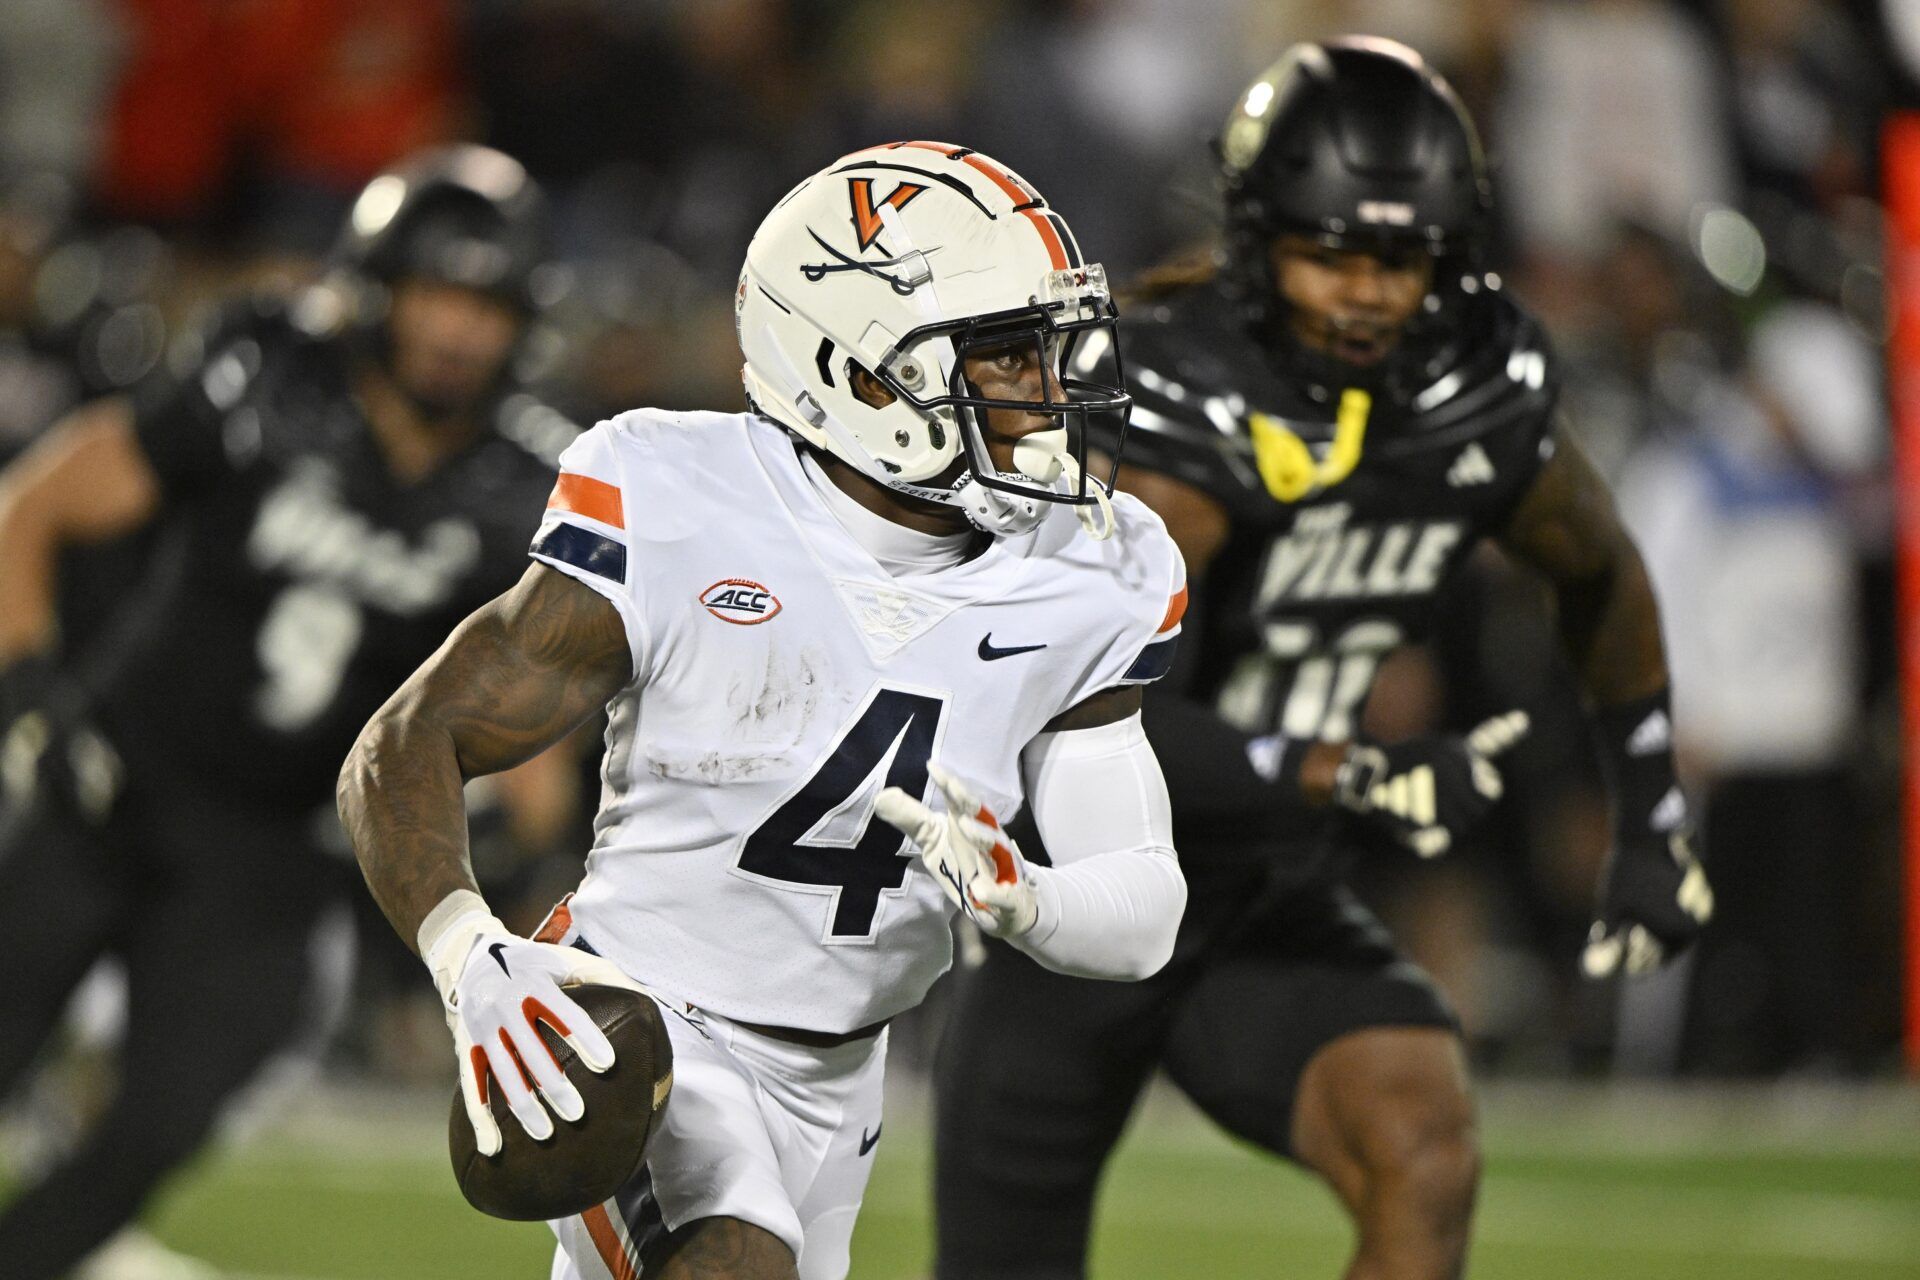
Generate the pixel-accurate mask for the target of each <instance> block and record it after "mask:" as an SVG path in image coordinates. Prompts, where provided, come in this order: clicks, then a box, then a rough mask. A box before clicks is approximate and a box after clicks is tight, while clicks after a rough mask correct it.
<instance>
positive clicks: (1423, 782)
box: [1333, 711, 1528, 858]
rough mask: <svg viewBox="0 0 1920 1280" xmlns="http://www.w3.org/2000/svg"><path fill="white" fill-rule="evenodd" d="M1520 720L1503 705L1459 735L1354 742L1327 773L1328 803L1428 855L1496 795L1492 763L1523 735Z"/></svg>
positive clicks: (1466, 827)
mask: <svg viewBox="0 0 1920 1280" xmlns="http://www.w3.org/2000/svg"><path fill="white" fill-rule="evenodd" d="M1527 725H1528V720H1527V713H1526V712H1524V711H1509V712H1507V713H1506V714H1505V715H1498V716H1495V717H1493V718H1492V719H1491V720H1488V721H1485V722H1484V723H1482V724H1480V725H1479V726H1478V727H1476V728H1475V729H1474V730H1473V732H1471V733H1469V734H1467V735H1466V736H1465V737H1459V736H1457V735H1454V734H1429V735H1427V736H1424V737H1419V738H1412V739H1409V740H1408V741H1406V742H1396V743H1394V744H1393V745H1392V746H1381V745H1379V744H1376V743H1371V742H1356V743H1354V744H1353V745H1352V746H1351V747H1349V748H1347V754H1346V757H1345V759H1343V760H1342V761H1341V762H1340V768H1339V771H1338V772H1337V773H1336V774H1335V775H1334V784H1333V802H1334V803H1335V804H1337V805H1339V806H1340V807H1341V808H1343V809H1346V810H1348V811H1349V812H1351V813H1355V814H1358V815H1359V816H1360V818H1361V819H1362V820H1363V821H1365V822H1366V823H1367V824H1368V825H1369V826H1372V827H1373V828H1374V829H1376V830H1378V831H1380V832H1383V833H1384V834H1386V835H1387V836H1389V837H1391V838H1392V839H1393V840H1395V841H1396V842H1398V843H1399V844H1401V845H1402V846H1404V847H1405V848H1408V849H1411V850H1412V851H1413V852H1414V853H1416V854H1418V855H1420V856H1421V857H1422V858H1436V857H1438V856H1440V855H1441V854H1443V853H1445V852H1446V851H1447V850H1448V849H1451V848H1452V847H1453V845H1454V842H1455V841H1456V840H1458V839H1459V838H1460V837H1461V836H1464V835H1465V834H1466V833H1467V832H1468V831H1471V830H1472V829H1473V828H1474V827H1475V826H1476V825H1478V824H1479V822H1480V820H1481V819H1483V818H1485V817H1486V816H1487V812H1488V810H1490V809H1492V808H1493V806H1494V802H1495V801H1497V800H1499V799H1500V795H1501V792H1502V791H1503V790H1505V786H1504V784H1503V783H1502V781H1501V778H1500V770H1499V769H1498V768H1497V767H1495V765H1494V763H1493V762H1494V760H1495V759H1496V758H1497V757H1498V756H1499V755H1500V753H1501V752H1503V751H1505V750H1506V749H1507V748H1509V747H1511V746H1512V745H1513V744H1514V743H1516V742H1518V741H1519V740H1520V739H1521V738H1523V737H1525V736H1526V732H1527Z"/></svg>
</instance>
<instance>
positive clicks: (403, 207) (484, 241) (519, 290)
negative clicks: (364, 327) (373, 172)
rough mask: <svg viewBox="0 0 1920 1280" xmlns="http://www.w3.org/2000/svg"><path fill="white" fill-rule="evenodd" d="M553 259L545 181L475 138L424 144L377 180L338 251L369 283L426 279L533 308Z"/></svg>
mask: <svg viewBox="0 0 1920 1280" xmlns="http://www.w3.org/2000/svg"><path fill="white" fill-rule="evenodd" d="M550 258H551V249H550V246H549V237H548V224H547V202H546V198H545V197H544V196H543V195H542V194H541V192H540V188H539V187H538V186H537V185H536V184H535V183H534V181H533V179H532V178H530V177H528V176H527V171H526V170H525V169H523V168H521V167H520V162H519V161H517V160H515V159H514V158H513V157H511V156H509V155H506V154H504V153H502V152H499V151H495V150H493V149H492V148H490V147H481V146H473V145H461V146H451V147H439V148H435V149H433V150H431V151H426V152H422V153H420V154H418V155H415V156H413V157H412V158H410V159H408V160H407V161H406V162H404V163H402V164H401V165H399V166H398V167H396V168H394V169H391V170H389V171H388V172H386V173H383V174H381V175H380V176H379V177H377V178H375V179H373V181H371V182H369V183H368V184H367V185H366V187H365V189H363V190H362V191H361V192H360V194H359V196H358V197H357V198H356V199H355V200H354V202H353V208H352V210H351V212H350V213H349V214H348V215H347V223H346V226H345V227H343V228H342V230H341V233H340V239H339V242H338V243H337V244H336V245H335V246H334V251H333V262H334V265H335V266H336V267H337V268H340V269H343V270H344V271H346V272H348V273H350V274H351V275H353V276H357V277H359V278H360V280H361V281H362V282H363V283H365V284H368V285H374V286H387V287H391V286H392V285H393V284H394V283H395V282H396V281H398V280H400V279H401V278H403V277H407V276H418V277H424V278H426V279H431V280H439V281H444V282H446V283H448V284H457V285H463V286H465V287H467V288H470V289H477V290H479V291H481V292H482V293H488V294H492V295H493V296H495V297H498V298H500V299H502V300H503V301H506V302H508V303H509V304H511V305H512V306H513V307H514V308H516V309H517V310H519V311H521V312H522V313H523V314H525V315H529V316H531V315H532V314H533V313H535V312H536V311H538V310H540V308H541V303H542V302H543V301H544V299H543V297H542V294H543V293H544V292H545V290H544V288H543V286H544V285H545V283H546V282H545V281H544V280H543V278H542V276H543V273H542V268H543V267H545V266H547V264H548V262H549V260H550ZM375 292H378V289H376V290H375Z"/></svg>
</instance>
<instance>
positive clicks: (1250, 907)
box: [934, 694, 1455, 1280]
mask: <svg viewBox="0 0 1920 1280" xmlns="http://www.w3.org/2000/svg"><path fill="white" fill-rule="evenodd" d="M1146 728H1147V737H1148V739H1149V740H1150V741H1151V742H1152V743H1153V747H1154V752H1155V754H1156V755H1158V756H1159V758H1160V764H1161V768H1162V769H1163V770H1164V771H1165V773H1166V775H1167V790H1168V793H1169V795H1170V796H1171V798H1172V801H1173V810H1174V829H1175V832H1176V839H1177V841H1178V845H1179V853H1180V862H1181V866H1182V868H1183V869H1184V871H1185V873H1186V877H1187V883H1188V899H1187V909H1186V914H1185V915H1184V916H1183V917H1182V919H1181V922H1180V933H1179V937H1178V939H1177V941H1176V943H1175V947H1174V957H1173V959H1172V960H1171V961H1170V962H1169V963H1168V965H1167V966H1166V968H1164V969H1162V970H1161V971H1160V972H1159V973H1157V974H1155V975H1154V976H1153V977H1151V978H1148V979H1147V980H1146V981H1144V982H1095V981H1090V980H1088V979H1083V978H1069V977H1065V976H1063V975H1061V974H1057V973H1053V972H1051V971H1049V970H1046V969H1043V968H1041V967H1040V966H1039V965H1038V964H1035V963H1034V962H1033V961H1032V960H1031V959H1029V958H1028V957H1026V956H1025V955H1022V954H1021V953H1020V952H1018V951H1015V950H1014V949H1013V948H1011V947H1008V946H1005V945H1003V944H1000V943H990V944H989V945H988V948H987V958H986V961H985V963H984V964H982V965H981V966H980V967H979V968H978V969H975V970H973V971H972V972H968V973H961V974H957V975H956V978H957V986H956V991H955V997H954V1009H953V1015H952V1020H951V1022H950V1023H949V1025H948V1027H947V1029H946V1034H945V1036H944V1037H943V1039H942V1041H941V1045H940V1050H939V1055H938V1061H937V1062H936V1064H935V1076H934V1086H935V1101H936V1111H935V1141H934V1148H935V1150H934V1202H935V1210H936V1224H935V1225H936V1233H935V1234H936V1258H935V1268H934V1271H935V1275H936V1276H938V1277H939V1280H1081V1277H1083V1276H1084V1275H1085V1274H1086V1253H1087V1243H1088V1235H1089V1232H1090V1229H1091V1226H1092V1222H1093V1202H1094V1194H1095V1191H1096V1189H1097V1187H1098V1185H1099V1181H1100V1174H1101V1171H1102V1169H1103V1168H1104V1167H1105V1165H1106V1160H1107V1157H1108V1155H1109V1153H1110V1152H1111V1151H1112V1149H1113V1146H1114V1144H1115V1142H1117V1141H1118V1139H1119V1137H1120V1132H1121V1130H1122V1128H1123V1127H1124V1126H1125V1124H1126V1120H1127V1116H1128V1115H1129V1114H1130V1113H1131V1112H1132V1110H1133V1105H1134V1101H1135V1099H1136V1098H1137V1097H1138V1096H1139V1093H1140V1091H1141V1089H1142V1088H1143V1087H1144V1086H1145V1084H1146V1082H1147V1080H1148V1078H1149V1077H1150V1076H1151V1075H1152V1074H1153V1072H1154V1071H1155V1070H1164V1071H1165V1072H1166V1073H1167V1075H1168V1077H1169V1078H1170V1079H1171V1080H1172V1081H1173V1083H1174V1084H1175V1085H1176V1086H1178V1087H1179V1088H1180V1090H1181V1091H1182V1092H1184V1093H1185V1094H1186V1095H1187V1096H1188V1097H1189V1098H1191V1099H1192V1100H1193V1102H1194V1103H1195V1104H1196V1105H1198V1106H1199V1108H1200V1109H1201V1110H1202V1111H1203V1112H1205V1113H1206V1114H1207V1115H1208V1116H1209V1117H1210V1118H1211V1119H1212V1120H1213V1121H1214V1122H1215V1123H1217V1124H1219V1125H1220V1126H1221V1127H1223V1128H1224V1129H1226V1130H1227V1131H1228V1132H1230V1133H1233V1134H1235V1135H1236V1136H1238V1137H1240V1138H1243V1139H1245V1140H1246V1141H1248V1142H1252V1143H1254V1144H1256V1145H1258V1146H1260V1147H1262V1148H1264V1149H1266V1150H1268V1151H1271V1152H1274V1153H1275V1154H1278V1155H1291V1154H1292V1120H1293V1108H1294V1097H1295V1094H1296V1092H1297V1090H1298V1086H1299V1081H1300V1077H1301V1074H1302V1073H1303V1072H1304V1071H1305V1070H1306V1066H1307V1063H1308V1062H1309V1061H1311V1060H1312V1058H1313V1056H1314V1055H1315V1054H1316V1053H1318V1052H1319V1050H1320V1049H1321V1048H1323V1047H1325V1046H1326V1045H1328V1044H1330V1043H1332V1042H1333V1041H1334V1040H1337V1039H1339V1038H1340V1037H1341V1036H1343V1035H1346V1034H1348V1033H1350V1032H1353V1031H1358V1030H1362V1029H1365V1028H1368V1027H1378V1026H1433V1027H1442V1028H1447V1029H1453V1028H1454V1025H1455V1023H1454V1019H1453V1015H1452V1012H1451V1011H1450V1010H1449V1009H1448V1008H1447V1006H1446V1003H1445V1001H1444V1000H1443V999H1442V998H1441V996H1440V993H1439V992H1438V991H1437V990H1436V989H1435V988H1434V986H1433V983H1432V981H1431V980H1430V979H1429V978H1428V977H1427V976H1426V975H1425V974H1424V973H1422V972H1421V971H1420V970H1419V969H1418V968H1417V967H1415V966H1414V965H1413V964H1412V963H1411V962H1410V961H1408V960H1407V959H1406V958H1405V957H1403V956H1401V955H1400V953H1399V951H1398V949H1397V948H1396V947H1395V946H1394V943H1393V939H1392V938H1391V937H1390V936H1389V935H1388V934H1387V932H1386V930H1385V928H1383V927H1382V926H1381V925H1380V923H1379V922H1378V921H1377V920H1375V919H1374V918H1373V916H1372V915H1371V913H1369V912H1368V911H1367V910H1366V908H1365V907H1363V906H1362V905H1361V904H1360V903H1359V901H1358V900H1357V899H1355V898H1354V896H1353V895H1352V893H1351V892H1349V891H1348V890H1347V889H1346V888H1345V887H1344V886H1343V885H1341V884H1339V883H1337V881H1335V880H1334V879H1333V878H1332V877H1331V875H1330V873H1329V868H1328V866H1327V865H1325V864H1324V862H1323V859H1325V858H1327V857H1328V856H1329V854H1330V852H1331V850H1332V848H1333V844H1332V842H1331V841H1330V840H1328V839H1325V838H1321V839H1302V838H1300V837H1299V836H1298V834H1297V833H1298V832H1299V831H1300V830H1301V828H1302V826H1303V824H1302V823H1301V821H1300V818H1301V813H1300V810H1299V807H1298V806H1297V805H1287V804H1283V803H1282V802H1281V800H1280V797H1279V796H1278V795H1277V794H1276V793H1275V790H1274V788H1273V787H1272V786H1271V785H1270V784H1269V783H1267V782H1266V781H1265V780H1264V779H1262V778H1261V777H1260V776H1259V775H1258V774H1256V773H1254V771H1253V769H1252V767H1251V766H1250V765H1249V764H1248V763H1247V755H1246V745H1245V742H1246V740H1245V735H1243V734H1240V733H1239V732H1238V731H1237V730H1234V729H1232V728H1231V727H1229V726H1227V725H1225V724H1223V723H1222V722H1221V721H1219V720H1218V719H1217V718H1215V717H1214V716H1213V714H1212V713H1211V712H1210V711H1208V710H1206V709H1204V708H1201V707H1198V706H1195V705H1193V704H1190V703H1186V702H1182V701H1179V700H1177V699H1174V698H1170V697H1167V696H1164V695H1154V694H1149V695H1148V698H1147V710H1146ZM1016 836H1017V838H1018V839H1019V840H1020V842H1021V845H1022V848H1023V849H1024V848H1025V847H1026V846H1027V843H1028V841H1029V840H1031V839H1034V838H1035V836H1036V833H1034V832H1033V831H1031V829H1029V830H1027V831H1025V832H1020V831H1018V830H1016Z"/></svg>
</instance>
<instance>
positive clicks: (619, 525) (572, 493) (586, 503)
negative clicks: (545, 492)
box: [547, 471, 627, 529]
mask: <svg viewBox="0 0 1920 1280" xmlns="http://www.w3.org/2000/svg"><path fill="white" fill-rule="evenodd" d="M547 508H548V510H559V511H572V512H575V513H577V514H579V515H583V516H585V517H587V519H589V520H598V521H599V522H600V523H601V524H610V525H612V526H613V527H614V528H616V529H624V528H626V527H627V522H626V518H625V513H624V512H623V511H622V510H621V506H620V490H618V489H616V488H614V487H613V486H612V485H610V484H608V483H607V482H606V481H605V480H595V479H594V478H593V477H592V476H582V475H575V474H574V473H573V472H570V471H562V472H561V473H560V480H559V482H558V483H557V484H555V485H554V486H553V496H552V497H550V498H548V499H547Z"/></svg>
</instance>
